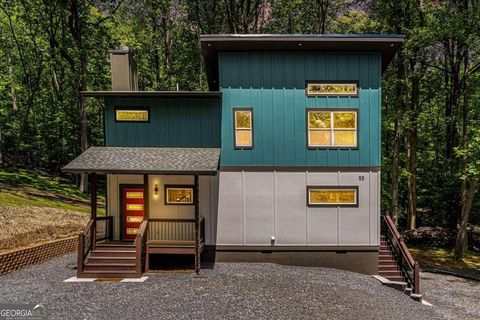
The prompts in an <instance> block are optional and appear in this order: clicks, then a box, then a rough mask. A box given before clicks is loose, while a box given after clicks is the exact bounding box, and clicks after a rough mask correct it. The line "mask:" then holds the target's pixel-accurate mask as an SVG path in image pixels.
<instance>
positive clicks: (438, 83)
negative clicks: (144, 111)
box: [0, 0, 480, 258]
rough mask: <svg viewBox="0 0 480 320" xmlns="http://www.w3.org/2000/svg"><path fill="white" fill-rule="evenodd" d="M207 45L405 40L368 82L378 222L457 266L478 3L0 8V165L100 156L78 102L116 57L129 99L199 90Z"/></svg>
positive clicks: (87, 109) (181, 1) (474, 212)
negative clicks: (450, 243) (220, 39)
mask: <svg viewBox="0 0 480 320" xmlns="http://www.w3.org/2000/svg"><path fill="white" fill-rule="evenodd" d="M214 33H245V34H246V33H301V34H308V33H342V34H346V33H360V34H365V33H398V34H405V36H406V41H405V44H404V46H403V47H402V49H401V51H400V52H398V54H397V56H396V58H395V60H394V61H393V62H392V64H391V66H390V67H389V68H388V70H387V72H386V73H385V74H384V77H383V83H382V95H383V104H382V170H383V171H382V185H383V186H382V211H383V212H388V213H391V214H392V216H393V217H395V219H396V221H398V224H399V225H400V226H401V228H402V229H414V228H416V227H419V226H440V227H442V228H449V229H451V230H459V232H456V231H455V232H456V234H457V237H456V256H457V258H461V256H462V254H463V249H464V247H465V244H466V240H465V239H466V234H467V229H468V228H469V227H470V225H469V224H470V223H471V224H477V225H478V224H480V210H479V209H480V199H479V197H475V195H476V193H477V189H478V187H479V185H478V184H479V179H480V121H479V120H480V54H479V53H480V52H479V51H480V1H479V0H367V1H359V0H343V1H341V0H110V1H95V0H63V1H60V0H1V1H0V43H2V46H1V47H0V70H1V72H0V165H4V166H13V167H29V168H42V169H44V170H48V171H49V172H51V173H52V174H53V175H59V174H61V173H60V168H61V167H62V166H63V165H65V164H66V163H68V162H69V161H70V160H71V159H73V158H74V157H75V156H77V155H78V154H80V153H81V151H83V150H85V149H86V148H87V147H88V146H93V145H102V144H103V118H102V117H103V111H102V110H103V109H102V108H103V106H102V104H101V101H99V100H96V99H87V100H83V99H81V98H80V96H79V92H80V91H84V90H109V89H110V87H111V82H110V69H109V68H110V66H109V61H108V51H109V50H110V49H115V48H118V47H119V46H120V45H126V46H128V47H129V49H130V50H132V51H133V52H134V54H135V58H136V60H137V62H138V72H139V90H176V88H177V85H178V86H179V88H180V90H207V89H208V88H207V83H206V77H205V73H204V65H203V62H202V59H201V53H200V45H199V35H200V34H214ZM71 178H72V179H77V177H71ZM77 182H78V183H79V185H80V188H81V189H82V190H83V189H84V188H85V185H86V181H77Z"/></svg>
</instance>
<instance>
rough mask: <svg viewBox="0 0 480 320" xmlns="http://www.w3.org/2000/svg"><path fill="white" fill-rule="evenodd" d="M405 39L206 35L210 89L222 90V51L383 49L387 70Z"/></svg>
mask: <svg viewBox="0 0 480 320" xmlns="http://www.w3.org/2000/svg"><path fill="white" fill-rule="evenodd" d="M403 40H404V36H403V35H398V34H246V35H242V34H218V35H202V36H200V42H201V46H202V54H203V57H204V59H205V65H206V70H207V79H208V85H209V88H210V90H218V88H219V83H218V52H224V51H330V52H345V51H347V52H348V51H350V52H380V53H381V54H382V71H385V69H386V68H387V66H388V64H389V63H390V61H391V60H392V59H393V56H394V55H395V52H396V51H397V50H398V48H399V47H400V45H401V44H402V42H403Z"/></svg>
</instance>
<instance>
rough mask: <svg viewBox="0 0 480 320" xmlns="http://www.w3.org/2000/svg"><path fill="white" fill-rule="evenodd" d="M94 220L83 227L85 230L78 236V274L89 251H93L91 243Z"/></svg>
mask: <svg viewBox="0 0 480 320" xmlns="http://www.w3.org/2000/svg"><path fill="white" fill-rule="evenodd" d="M94 229H95V220H93V219H90V220H89V221H88V223H87V225H86V226H85V229H83V231H81V232H80V234H79V235H78V256H77V268H78V270H77V271H78V272H82V271H83V265H84V261H85V259H86V258H87V256H88V254H89V253H90V251H91V250H93V243H94V242H95V230H94Z"/></svg>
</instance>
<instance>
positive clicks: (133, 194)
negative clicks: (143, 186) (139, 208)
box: [127, 191, 143, 199]
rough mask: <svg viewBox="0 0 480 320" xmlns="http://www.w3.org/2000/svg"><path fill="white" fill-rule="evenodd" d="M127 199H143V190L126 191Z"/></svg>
mask: <svg viewBox="0 0 480 320" xmlns="http://www.w3.org/2000/svg"><path fill="white" fill-rule="evenodd" d="M127 199H143V192H138V191H129V192H127Z"/></svg>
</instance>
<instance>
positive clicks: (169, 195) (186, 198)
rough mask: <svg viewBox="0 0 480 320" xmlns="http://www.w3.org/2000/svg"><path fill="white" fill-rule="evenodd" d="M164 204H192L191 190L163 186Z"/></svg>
mask: <svg viewBox="0 0 480 320" xmlns="http://www.w3.org/2000/svg"><path fill="white" fill-rule="evenodd" d="M165 204H185V205H191V204H193V188H192V187H190V188H186V187H169V186H165Z"/></svg>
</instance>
